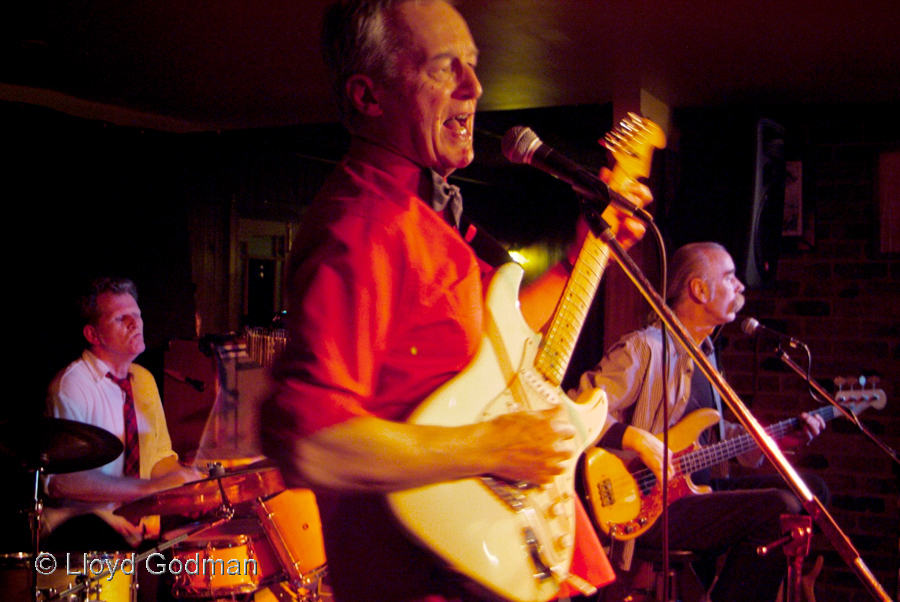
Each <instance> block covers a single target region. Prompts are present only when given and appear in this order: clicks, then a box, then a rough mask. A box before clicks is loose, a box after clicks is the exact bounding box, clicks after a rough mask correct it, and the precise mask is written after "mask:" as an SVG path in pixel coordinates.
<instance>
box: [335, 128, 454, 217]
mask: <svg viewBox="0 0 900 602" xmlns="http://www.w3.org/2000/svg"><path fill="white" fill-rule="evenodd" d="M347 158H348V160H350V161H356V162H359V163H362V164H364V165H365V166H366V167H368V168H369V169H371V170H373V171H372V172H371V175H372V177H373V178H374V179H375V180H376V181H377V182H376V183H377V184H378V186H379V187H380V188H393V189H398V190H401V191H403V192H404V193H406V194H409V195H412V196H415V197H417V198H419V199H421V200H422V201H423V202H424V203H425V204H426V205H429V206H430V207H431V208H432V209H434V210H435V211H436V212H438V213H441V214H443V216H444V217H445V218H446V219H447V222H448V223H449V224H450V225H451V226H454V227H458V226H459V223H460V218H461V216H462V210H463V209H462V195H460V194H459V187H457V186H454V185H453V184H449V183H447V181H446V180H445V179H444V178H443V177H442V176H441V175H439V174H438V173H437V172H436V171H434V170H433V169H431V168H427V167H422V166H421V165H418V164H416V163H414V162H413V161H411V160H410V159H407V158H406V157H404V156H403V155H398V154H397V153H395V152H394V151H392V150H390V149H388V148H386V147H384V146H381V145H379V144H378V143H376V142H373V141H371V140H369V139H367V138H362V137H360V136H354V137H353V138H351V140H350V149H349V151H348V152H347Z"/></svg>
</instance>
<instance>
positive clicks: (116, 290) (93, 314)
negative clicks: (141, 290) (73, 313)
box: [78, 277, 138, 326]
mask: <svg viewBox="0 0 900 602" xmlns="http://www.w3.org/2000/svg"><path fill="white" fill-rule="evenodd" d="M103 293H112V294H114V295H124V294H128V295H131V296H132V297H134V300H135V301H137V300H138V293H137V287H136V286H135V285H134V282H132V281H131V280H129V279H128V278H108V277H103V278H94V279H93V280H91V281H90V282H89V283H88V285H87V289H86V290H85V292H84V294H83V295H82V296H81V298H80V299H79V300H78V309H79V311H80V313H81V321H82V323H83V325H84V326H87V325H92V326H93V325H96V324H97V321H98V320H99V319H100V311H99V309H98V307H97V299H99V298H100V295H102V294H103Z"/></svg>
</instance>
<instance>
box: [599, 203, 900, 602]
mask: <svg viewBox="0 0 900 602" xmlns="http://www.w3.org/2000/svg"><path fill="white" fill-rule="evenodd" d="M600 211H602V208H601V209H600V210H599V211H597V210H596V208H591V209H590V210H588V211H587V212H586V216H585V217H586V218H587V221H588V224H589V225H590V227H591V231H592V232H593V233H594V235H595V236H597V237H598V238H600V239H601V240H602V241H603V242H605V243H606V244H607V245H608V247H609V249H610V251H611V252H612V255H613V257H615V259H617V260H618V262H619V265H621V266H622V270H623V271H624V272H625V275H626V276H628V278H629V279H630V280H631V281H632V283H633V284H634V285H635V286H636V287H637V289H638V291H639V292H640V293H641V295H643V297H644V299H646V300H647V302H648V303H649V304H650V307H652V308H653V311H654V312H656V314H657V315H658V316H659V317H660V319H661V320H662V322H663V324H665V326H666V327H667V328H668V329H669V332H670V334H671V335H672V336H674V337H675V339H676V340H677V341H679V342H680V343H681V344H682V346H683V347H684V348H685V350H686V351H687V353H688V355H689V356H690V357H691V359H693V360H694V364H695V365H696V366H697V367H698V368H699V369H700V370H701V371H702V372H703V374H704V375H705V376H706V378H707V379H709V382H710V383H712V385H713V386H714V387H715V388H716V389H717V390H718V391H719V394H720V395H721V397H722V399H724V400H725V402H726V403H727V404H728V407H729V408H731V411H732V412H734V415H735V416H736V417H737V419H738V420H739V421H740V423H741V424H742V425H744V428H745V429H747V432H748V433H749V434H750V435H751V436H752V437H753V438H754V439H755V440H756V442H757V444H758V445H759V447H760V449H761V450H762V452H763V453H764V454H765V455H766V457H767V458H768V459H769V461H771V462H772V464H773V465H774V466H775V468H776V469H777V470H778V472H779V473H780V474H781V476H782V477H783V478H784V480H785V481H786V482H787V484H788V485H789V486H790V487H791V489H793V491H794V493H795V494H796V495H797V497H798V498H799V499H800V501H801V503H802V504H803V507H804V508H805V509H806V511H807V512H808V513H809V515H810V516H811V517H812V519H813V520H814V521H816V523H817V524H818V525H819V527H820V528H821V529H822V532H823V533H824V534H825V536H826V537H827V538H828V540H829V541H830V542H831V544H832V545H833V546H834V547H835V549H836V550H837V552H838V553H839V554H840V555H841V557H842V558H843V559H844V562H846V563H847V565H848V566H849V567H851V568H852V569H853V570H854V571H855V572H856V574H857V576H858V577H859V579H860V581H862V583H863V585H865V586H866V588H867V589H868V590H869V593H870V594H872V596H873V597H874V598H875V599H876V600H883V601H884V602H891V599H890V598H889V597H888V595H887V592H885V591H884V588H882V587H881V585H880V584H879V583H878V581H877V580H876V579H875V576H874V575H873V574H872V572H871V571H870V570H869V568H868V567H867V566H866V564H865V562H863V559H862V558H861V557H860V555H859V552H857V551H856V549H855V548H854V547H853V544H852V543H851V542H850V540H849V539H848V538H847V536H846V535H844V533H843V532H842V531H841V529H840V527H838V525H837V523H835V521H834V518H832V516H831V515H830V514H829V513H828V511H827V510H825V507H824V506H823V505H822V502H821V501H820V500H819V499H818V498H817V497H816V496H815V495H813V493H812V492H811V491H810V490H809V487H807V486H806V483H804V482H803V479H801V478H800V475H798V474H797V472H796V471H795V470H794V468H793V467H792V466H791V465H790V464H789V463H788V461H787V459H786V458H785V457H784V454H782V452H781V450H780V449H779V448H778V446H777V445H776V443H775V441H774V439H772V438H771V437H770V436H769V435H768V434H767V433H766V432H765V430H764V429H763V427H762V426H760V424H759V423H758V422H757V421H756V419H755V418H754V417H753V415H752V414H751V413H750V411H749V410H748V409H747V407H746V406H745V405H744V404H743V402H741V400H740V398H738V396H737V394H736V393H735V392H734V390H732V388H731V386H730V385H729V384H728V383H727V382H725V379H724V378H722V375H721V374H719V372H718V370H716V369H715V368H714V367H713V366H712V364H711V363H710V362H709V359H708V358H707V357H706V355H705V354H704V353H703V352H702V351H700V349H699V348H698V347H697V345H695V344H694V342H693V341H692V340H691V337H690V335H689V334H688V332H687V330H686V329H685V327H684V325H682V324H681V321H680V320H679V319H678V318H677V317H676V316H675V314H674V313H673V312H672V310H671V309H669V307H668V306H667V305H666V304H665V301H664V300H663V299H662V298H661V297H660V295H659V293H658V292H657V291H656V290H655V289H654V288H653V286H652V285H651V284H650V282H649V281H648V280H647V278H646V277H645V276H644V274H643V273H642V272H641V270H640V268H638V266H637V265H636V264H635V263H634V261H633V260H632V259H631V257H630V256H629V255H628V253H627V252H626V251H625V249H624V248H623V247H622V245H620V244H619V242H618V241H617V240H616V238H615V236H614V235H613V233H612V231H611V230H610V227H609V225H608V224H607V223H606V222H604V221H603V219H602V218H601V217H600Z"/></svg>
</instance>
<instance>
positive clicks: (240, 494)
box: [114, 468, 285, 524]
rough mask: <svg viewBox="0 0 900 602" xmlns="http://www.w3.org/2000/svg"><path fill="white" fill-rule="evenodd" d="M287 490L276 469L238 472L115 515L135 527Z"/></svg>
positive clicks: (149, 499) (121, 509)
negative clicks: (145, 521)
mask: <svg viewBox="0 0 900 602" xmlns="http://www.w3.org/2000/svg"><path fill="white" fill-rule="evenodd" d="M284 489H285V484H284V480H282V478H281V473H280V472H279V471H278V470H277V469H275V468H264V469H261V470H245V471H238V472H232V473H226V474H225V475H224V476H214V477H210V478H207V479H201V480H199V481H193V482H191V483H185V484H184V485H181V486H180V487H175V488H173V489H167V490H165V491H159V492H157V493H154V494H151V495H148V496H145V497H142V498H139V499H137V500H134V501H133V502H129V503H128V504H125V505H123V506H120V507H119V508H117V509H116V510H115V511H114V514H117V515H119V516H123V517H125V518H127V519H128V520H130V521H131V522H132V523H134V524H137V523H138V522H139V521H140V519H141V518H142V517H144V516H153V515H160V516H172V515H178V516H187V517H191V516H201V515H204V514H207V513H208V512H211V511H213V510H215V509H217V508H221V507H223V506H225V507H227V506H237V505H239V504H243V503H245V502H252V501H253V500H255V499H256V498H258V497H265V496H269V495H274V494H276V493H280V492H281V491H284Z"/></svg>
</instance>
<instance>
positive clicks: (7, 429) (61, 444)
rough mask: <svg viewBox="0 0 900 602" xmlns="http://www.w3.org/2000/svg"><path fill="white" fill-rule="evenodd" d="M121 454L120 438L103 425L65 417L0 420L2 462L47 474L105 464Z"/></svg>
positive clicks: (0, 458)
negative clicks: (41, 470) (40, 470)
mask: <svg viewBox="0 0 900 602" xmlns="http://www.w3.org/2000/svg"><path fill="white" fill-rule="evenodd" d="M121 453H122V442H121V441H119V438H118V437H116V436H115V435H113V434H112V433H110V432H109V431H106V430H104V429H102V428H100V427H97V426H94V425H92V424H85V423H83V422H76V421H74V420H65V419H63V418H48V417H45V416H42V417H40V418H37V419H32V420H21V421H14V420H3V421H0V463H3V464H7V463H11V464H14V465H17V466H18V467H19V468H22V469H25V470H37V469H39V468H42V469H43V471H44V472H45V473H47V474H61V473H66V472H77V471H79V470H89V469H91V468H96V467H98V466H103V465H104V464H108V463H109V462H112V461H113V460H115V459H116V458H118V457H119V454H121Z"/></svg>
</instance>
